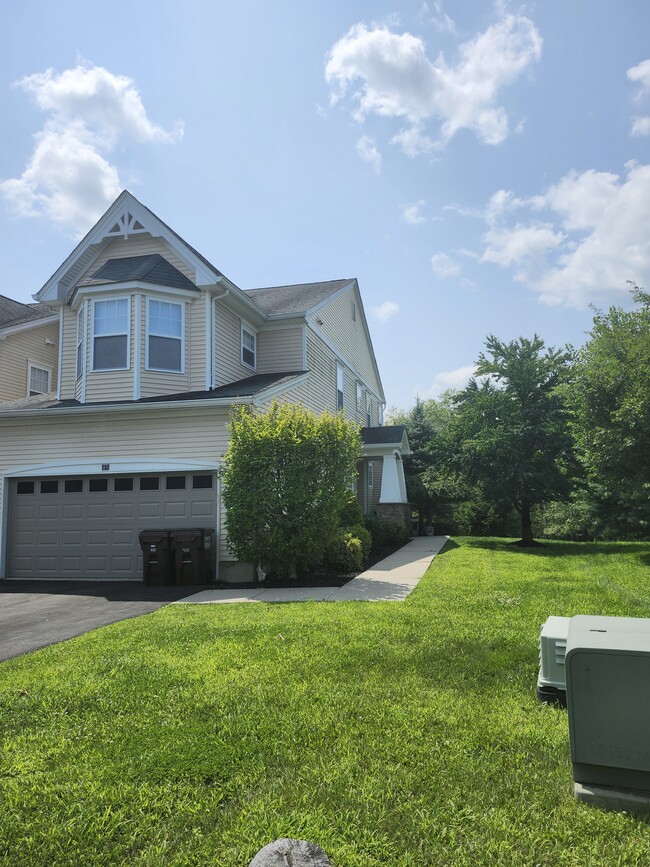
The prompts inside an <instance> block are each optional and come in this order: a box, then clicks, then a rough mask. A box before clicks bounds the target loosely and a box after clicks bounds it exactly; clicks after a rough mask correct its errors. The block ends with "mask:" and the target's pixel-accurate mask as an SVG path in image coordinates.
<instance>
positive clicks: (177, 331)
mask: <svg viewBox="0 0 650 867" xmlns="http://www.w3.org/2000/svg"><path fill="white" fill-rule="evenodd" d="M147 368H148V369H149V370H168V371H170V372H172V373H182V372H183V305H182V304H175V303H172V302H169V301H154V300H153V299H152V298H150V299H149V302H148V307H147Z"/></svg>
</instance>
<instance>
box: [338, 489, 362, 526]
mask: <svg viewBox="0 0 650 867" xmlns="http://www.w3.org/2000/svg"><path fill="white" fill-rule="evenodd" d="M339 525H340V526H341V527H358V526H363V512H362V511H361V506H360V505H359V502H358V500H357V498H356V497H355V496H354V494H350V496H349V498H348V501H347V502H346V504H345V505H344V506H343V508H342V509H341V512H340V514H339Z"/></svg>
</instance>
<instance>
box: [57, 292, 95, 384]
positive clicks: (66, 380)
mask: <svg viewBox="0 0 650 867" xmlns="http://www.w3.org/2000/svg"><path fill="white" fill-rule="evenodd" d="M78 313H79V311H78V310H71V309H70V307H64V308H63V348H62V352H61V399H62V400H72V399H76V400H80V399H81V379H79V381H78V382H77V315H78ZM85 350H86V355H87V354H88V323H86V345H85Z"/></svg>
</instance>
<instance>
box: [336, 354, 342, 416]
mask: <svg viewBox="0 0 650 867" xmlns="http://www.w3.org/2000/svg"><path fill="white" fill-rule="evenodd" d="M336 408H337V409H343V368H342V367H341V365H340V364H337V365H336Z"/></svg>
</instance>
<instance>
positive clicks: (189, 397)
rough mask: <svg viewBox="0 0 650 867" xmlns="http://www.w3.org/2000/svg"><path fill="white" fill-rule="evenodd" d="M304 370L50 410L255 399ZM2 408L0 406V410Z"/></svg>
mask: <svg viewBox="0 0 650 867" xmlns="http://www.w3.org/2000/svg"><path fill="white" fill-rule="evenodd" d="M305 372H306V371H304V370H294V371H288V372H284V373H257V374H255V376H247V377H246V378H245V379H238V380H237V381H236V382H229V383H228V384H227V385H221V386H219V387H218V388H213V389H212V390H211V391H182V392H179V393H177V394H158V395H155V396H154V397H143V398H140V400H104V401H97V402H94V403H85V404H81V403H79V401H78V400H61V401H58V403H55V404H53V405H52V406H51V407H50V408H51V409H54V410H55V409H57V408H58V407H61V408H65V407H70V406H82V405H83V406H114V405H116V404H131V405H135V404H138V405H139V404H145V403H167V402H170V401H173V402H179V403H181V402H185V401H193V400H218V399H220V398H233V400H234V399H235V398H238V397H254V396H255V395H256V394H259V393H260V392H261V391H264V389H265V388H269V387H270V386H272V385H283V384H285V383H287V384H288V383H289V382H291V380H292V379H295V378H296V377H298V376H302V374H303V373H305ZM1 409H2V407H1V406H0V410H1Z"/></svg>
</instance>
